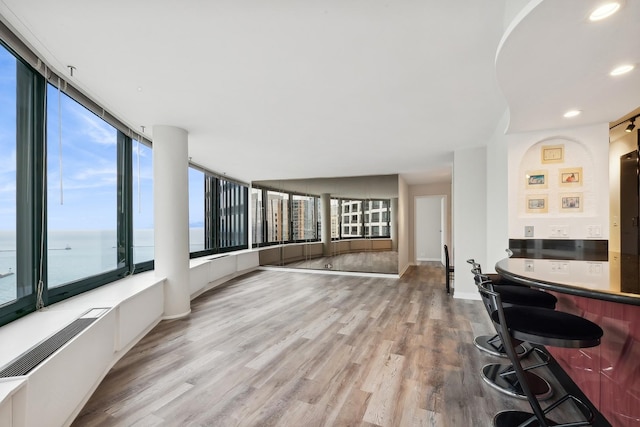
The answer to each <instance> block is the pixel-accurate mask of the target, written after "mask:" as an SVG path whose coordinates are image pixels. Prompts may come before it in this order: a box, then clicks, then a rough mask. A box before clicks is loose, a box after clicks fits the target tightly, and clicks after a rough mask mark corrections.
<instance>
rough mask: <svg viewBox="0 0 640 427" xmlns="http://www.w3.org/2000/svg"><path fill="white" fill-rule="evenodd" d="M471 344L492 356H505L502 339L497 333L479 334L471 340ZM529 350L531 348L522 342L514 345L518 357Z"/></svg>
mask: <svg viewBox="0 0 640 427" xmlns="http://www.w3.org/2000/svg"><path fill="white" fill-rule="evenodd" d="M473 344H474V345H475V346H476V347H478V349H479V350H482V351H484V352H485V353H489V354H490V355H492V356H498V357H507V353H505V351H504V347H503V346H502V341H501V340H500V337H499V336H498V335H481V336H479V337H476V338H475V339H474V340H473ZM530 351H531V350H530V349H528V348H526V347H525V346H524V344H520V345H519V346H517V347H516V354H517V355H518V357H524V356H526V355H527V354H528V353H529V352H530Z"/></svg>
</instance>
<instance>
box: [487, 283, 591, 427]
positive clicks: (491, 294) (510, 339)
mask: <svg viewBox="0 0 640 427" xmlns="http://www.w3.org/2000/svg"><path fill="white" fill-rule="evenodd" d="M477 286H478V290H479V292H480V294H481V296H482V300H483V302H484V305H485V307H486V309H487V312H489V313H490V316H491V320H492V321H493V324H494V326H495V327H496V330H497V331H498V333H499V334H500V336H501V338H502V342H503V343H504V348H505V350H506V352H507V355H508V356H509V360H511V363H512V364H513V368H514V370H515V374H516V376H517V377H518V379H519V381H520V384H521V387H522V390H523V391H524V393H525V395H526V396H527V400H528V401H529V405H530V406H531V409H532V410H533V413H530V412H524V411H501V412H499V413H498V414H496V416H495V417H494V419H493V425H494V426H496V427H503V426H505V427H506V426H527V425H539V426H541V427H547V426H550V425H561V426H573V427H577V426H586V425H590V424H591V422H592V421H593V419H594V414H593V412H592V411H591V409H590V408H589V407H588V406H587V405H586V404H585V403H584V402H583V401H581V400H580V399H578V398H577V397H575V396H573V395H571V394H565V395H564V396H562V397H561V398H560V399H558V400H556V401H555V402H554V403H552V404H551V405H549V406H547V408H546V409H544V410H543V409H542V407H541V406H540V403H539V402H538V399H537V398H536V396H535V395H534V394H533V392H532V391H531V388H530V387H529V383H528V379H527V376H526V375H525V370H524V368H523V367H522V365H521V364H520V359H519V358H518V356H517V355H516V352H515V347H514V341H527V342H530V343H533V344H538V345H550V346H555V347H565V348H585V347H595V346H597V345H599V344H600V339H601V338H602V335H603V331H602V328H600V327H599V326H598V325H596V324H595V323H593V322H591V321H589V320H587V319H584V318H582V317H579V316H574V315H573V314H569V313H564V312H559V311H555V310H551V309H547V308H539V307H523V306H511V307H506V306H504V305H503V301H502V297H501V295H500V293H499V292H496V291H495V290H494V289H493V286H492V284H491V282H490V281H486V282H481V283H480V284H477ZM568 401H573V402H574V403H575V404H576V406H577V407H578V409H579V410H580V412H581V413H582V415H583V416H584V417H585V418H586V419H585V420H580V421H573V422H570V423H565V424H557V423H555V422H554V421H552V420H550V419H548V418H547V414H549V413H550V412H551V411H553V410H554V409H555V408H558V407H559V406H560V405H562V404H563V403H565V402H568ZM536 422H537V424H536Z"/></svg>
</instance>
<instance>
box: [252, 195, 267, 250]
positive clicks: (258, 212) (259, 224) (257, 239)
mask: <svg viewBox="0 0 640 427" xmlns="http://www.w3.org/2000/svg"><path fill="white" fill-rule="evenodd" d="M262 213H263V207H262V190H261V189H259V188H252V189H251V218H252V224H251V233H252V236H253V243H255V244H260V243H264V238H263V236H264V227H263V224H264V223H263V221H264V217H263V215H262Z"/></svg>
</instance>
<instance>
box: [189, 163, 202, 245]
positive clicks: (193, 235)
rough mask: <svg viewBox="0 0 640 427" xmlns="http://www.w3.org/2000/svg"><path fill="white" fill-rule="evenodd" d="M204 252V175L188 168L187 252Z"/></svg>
mask: <svg viewBox="0 0 640 427" xmlns="http://www.w3.org/2000/svg"><path fill="white" fill-rule="evenodd" d="M203 250H204V173H203V172H200V171H199V170H196V169H193V168H189V252H197V251H203Z"/></svg>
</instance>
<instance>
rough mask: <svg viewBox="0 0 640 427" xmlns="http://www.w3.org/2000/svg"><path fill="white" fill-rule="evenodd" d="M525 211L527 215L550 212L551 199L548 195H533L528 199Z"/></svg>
mask: <svg viewBox="0 0 640 427" xmlns="http://www.w3.org/2000/svg"><path fill="white" fill-rule="evenodd" d="M525 210H526V211H527V213H534V214H540V213H547V212H549V198H548V196H547V195H546V194H531V195H528V196H527V198H526V206H525Z"/></svg>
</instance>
